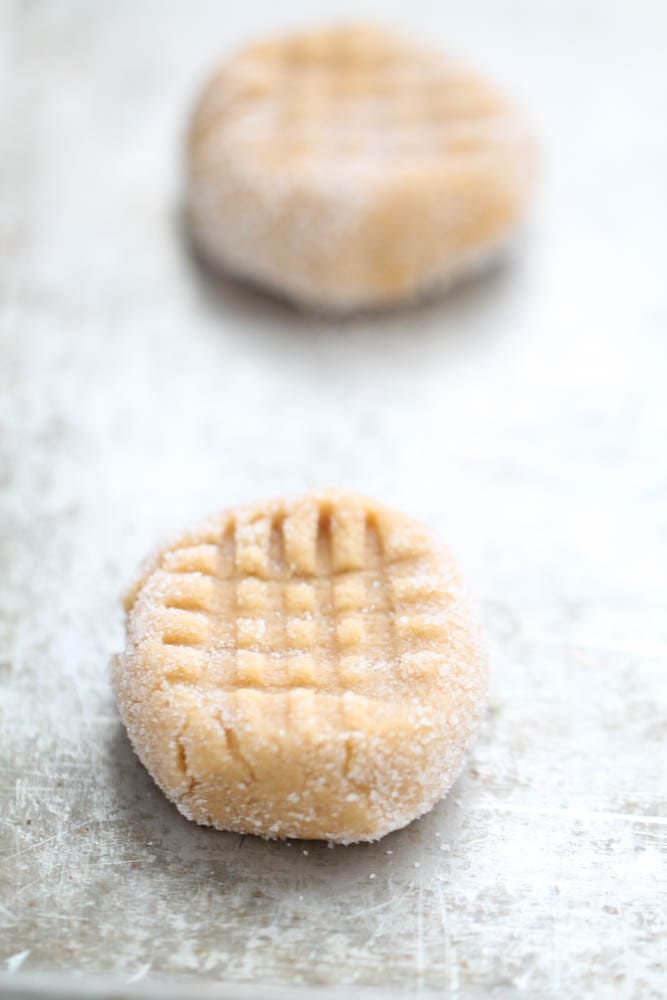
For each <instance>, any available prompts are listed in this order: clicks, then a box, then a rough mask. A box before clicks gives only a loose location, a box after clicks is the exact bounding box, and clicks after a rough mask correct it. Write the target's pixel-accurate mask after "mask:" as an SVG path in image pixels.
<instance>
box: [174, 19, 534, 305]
mask: <svg viewBox="0 0 667 1000" xmlns="http://www.w3.org/2000/svg"><path fill="white" fill-rule="evenodd" d="M534 160H535V156H534V145H533V141H532V138H531V136H530V134H529V132H528V130H527V128H526V125H525V124H524V122H523V120H522V118H521V117H520V115H519V114H518V113H517V112H516V111H515V110H514V108H513V107H512V106H511V105H510V104H509V103H508V102H507V100H506V99H505V98H504V97H503V96H502V95H501V94H500V93H498V92H497V91H496V89H495V88H494V87H493V86H491V85H490V84H488V83H487V82H485V81H484V80H483V79H480V78H479V77H478V76H477V75H476V74H475V73H473V72H472V71H470V70H469V69H467V68H466V67H464V66H462V65H460V64H459V63H457V62H455V61H453V60H452V59H450V58H449V57H447V56H445V55H443V54H441V53H439V52H438V51H434V50H433V49H431V48H429V47H427V46H424V45H419V44H417V43H414V42H412V41H410V40H408V39H405V38H403V37H402V36H400V35H399V34H396V33H394V32H391V31H387V30H382V29H379V28H373V27H369V26H361V25H358V26H348V27H339V28H330V29H326V30H320V31H311V32H304V33H299V34H293V35H287V36H284V37H276V38H274V39H269V40H267V41H263V42H257V43H255V44H251V45H249V46H248V47H246V48H244V49H242V50H241V51H240V52H239V53H238V54H236V55H235V56H233V57H231V58H230V59H229V60H228V61H227V62H226V63H224V64H223V65H222V66H221V68H220V69H219V70H218V72H217V73H216V74H215V76H214V77H213V79H212V80H211V81H210V83H209V84H208V86H207V87H206V88H205V90H204V92H203V94H202V96H201V98H200V100H199V102H198V104H197V107H196V109H195V112H194V116H193V120H192V124H191V129H190V135H189V142H188V151H187V209H188V218H189V225H190V230H191V233H192V236H193V239H194V241H195V243H196V245H197V246H198V247H199V248H200V249H201V251H202V253H203V254H204V256H206V257H207V258H208V259H209V260H210V261H211V262H212V263H213V264H214V265H217V266H219V267H222V268H224V269H227V270H229V271H231V272H233V273H235V274H237V275H238V276H241V277H244V278H248V279H251V280H253V281H256V282H259V283H262V284H265V285H267V286H269V287H270V288H272V289H274V290H275V291H278V292H281V293H283V294H286V295H287V296H289V297H292V298H294V299H296V300H299V301H303V302H305V303H308V304H310V305H313V306H316V307H320V308H326V309H333V310H343V311H345V310H352V309H355V308H359V307H372V306H382V305H387V304H392V303H397V302H400V301H401V300H404V299H406V298H408V297H410V296H413V295H414V294H416V293H418V292H420V291H422V290H425V289H429V288H432V287H434V286H438V285H440V284H442V283H447V282H449V281H450V280H451V279H453V278H456V277H458V276H460V275H462V274H465V273H467V272H468V271H469V270H471V269H473V268H474V269H476V268H478V267H479V266H480V264H481V263H483V262H485V261H486V260H487V259H488V257H489V256H491V255H495V252H496V251H497V249H498V248H499V247H500V246H502V245H503V244H504V243H505V242H506V240H507V237H508V235H509V234H511V232H512V230H513V229H514V228H515V227H516V225H517V223H518V222H519V221H520V219H521V217H522V216H523V214H524V211H525V209H526V206H527V202H528V201H529V198H530V195H531V193H532V187H533V174H534Z"/></svg>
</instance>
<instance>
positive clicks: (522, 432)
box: [0, 0, 667, 998]
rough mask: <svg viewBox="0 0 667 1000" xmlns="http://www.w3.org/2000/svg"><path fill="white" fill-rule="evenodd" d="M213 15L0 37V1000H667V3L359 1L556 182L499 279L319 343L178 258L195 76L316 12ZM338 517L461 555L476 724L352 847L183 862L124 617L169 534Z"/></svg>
mask: <svg viewBox="0 0 667 1000" xmlns="http://www.w3.org/2000/svg"><path fill="white" fill-rule="evenodd" d="M230 6H231V5H221V4H216V3H215V2H213V0H211V2H196V3H189V4H177V3H173V2H170V3H166V2H160V3H158V2H157V0H148V2H144V3H142V4H133V3H131V2H130V0H122V2H118V3H114V4H101V3H89V2H83V0H81V2H70V3H67V2H61V0H52V2H50V3H48V4H36V3H29V2H24V3H20V2H5V3H4V4H3V6H2V8H1V9H0V22H1V23H0V40H1V41H0V44H1V46H2V49H1V58H2V63H1V70H0V71H1V73H2V92H3V95H4V100H3V102H2V106H1V109H0V114H1V116H2V117H1V125H2V128H1V130H0V144H1V168H2V172H3V179H2V185H1V188H0V191H1V193H0V198H1V201H2V212H1V213H0V224H1V226H2V232H1V236H0V280H1V282H2V288H3V292H2V348H1V349H2V375H1V378H2V389H1V393H0V416H1V420H2V423H1V433H2V464H1V466H0V477H1V487H2V496H1V500H0V504H1V506H0V531H1V544H2V572H1V573H0V589H1V591H2V615H1V617H0V628H1V633H0V635H1V643H2V644H1V649H0V683H1V687H0V692H1V702H0V704H1V711H2V719H1V727H2V728H1V733H2V735H1V743H0V786H1V787H0V795H1V799H0V803H1V804H0V837H1V838H2V845H1V846H2V857H1V860H0V967H1V968H2V970H3V972H4V975H5V979H4V989H5V991H6V995H7V996H9V995H12V991H13V992H14V993H16V992H17V991H18V990H20V989H21V988H24V989H25V990H26V991H27V993H26V995H27V994H28V993H29V995H31V996H32V995H33V994H32V992H30V990H32V989H33V987H34V982H37V983H41V984H42V986H43V984H44V982H45V980H44V979H40V978H39V976H40V974H47V978H46V983H47V988H48V984H49V983H50V982H51V980H50V978H49V973H51V972H57V973H60V974H68V973H76V974H77V975H80V976H93V977H94V976H96V975H101V976H106V977H108V976H111V977H112V981H113V982H114V983H116V985H117V986H119V987H120V986H122V985H123V984H126V985H127V988H128V990H132V991H133V992H132V995H133V996H135V995H137V996H140V995H142V991H143V990H144V989H146V990H148V991H150V993H151V995H155V994H154V993H153V992H152V991H153V990H154V989H155V984H156V983H167V982H168V983H169V984H171V986H170V988H171V987H174V988H177V987H178V984H180V985H181V987H182V988H183V990H184V991H185V992H186V994H187V996H188V997H195V996H196V995H197V988H198V985H200V984H202V989H204V988H205V984H206V983H208V984H209V986H208V987H206V988H207V989H208V992H207V994H206V995H211V993H210V988H211V987H210V984H211V983H217V984H220V983H222V982H225V983H245V984H249V983H255V984H257V983H273V984H274V985H275V987H276V989H278V991H279V992H278V993H276V994H275V995H276V996H278V995H281V996H282V995H283V993H282V992H281V991H280V988H281V987H284V988H285V990H286V992H285V994H284V995H286V996H287V995H289V989H288V987H289V986H290V985H293V984H310V985H314V984H339V985H341V984H342V985H344V984H348V985H351V984H354V985H355V986H357V987H363V986H376V987H379V988H390V987H391V988H395V989H417V990H423V991H429V990H433V991H438V992H439V993H440V994H441V995H443V994H444V995H447V996H451V997H460V998H474V997H482V996H488V995H491V996H502V997H515V996H520V995H527V996H534V997H538V996H539V997H552V996H553V997H555V996H559V997H560V996H582V995H584V994H585V995H591V994H593V995H596V996H627V997H641V998H649V997H659V996H664V995H665V992H667V973H666V971H665V935H666V934H667V925H666V913H667V903H666V899H665V890H666V886H667V850H666V848H667V842H666V836H667V801H666V797H665V775H666V774H667V687H666V680H665V677H666V674H665V653H666V651H667V617H666V616H665V603H666V598H667V575H666V574H665V565H666V564H667V523H666V521H665V501H666V500H667V475H666V473H667V464H666V458H665V450H666V449H665V436H666V433H667V405H666V403H665V377H666V374H667V373H666V367H667V366H666V364H665V362H666V347H665V343H666V342H665V321H666V319H667V294H666V286H665V281H664V277H665V275H664V261H665V252H666V250H667V248H666V247H665V231H666V230H667V226H666V221H667V220H666V219H665V186H664V184H665V176H666V174H667V155H666V154H667V140H666V135H665V129H664V107H665V98H666V96H667V73H666V71H665V66H664V39H665V37H667V12H666V8H665V6H664V4H662V3H661V0H655V2H650V0H642V2H636V3H634V4H613V3H609V2H602V0H599V2H596V3H591V2H587V3H583V2H582V3H573V2H570V3H561V2H558V3H557V2H556V0H549V2H543V3H540V4H534V3H531V2H528V0H522V2H519V3H516V2H512V3H509V0H508V2H498V3H484V2H482V0H475V2H466V3H465V4H463V3H461V4H450V5H430V4H427V3H425V2H424V3H415V4H412V5H410V13H408V12H407V11H406V10H405V9H401V6H400V5H399V4H398V3H393V4H391V3H387V4H379V3H376V4H370V3H368V4H365V5H364V10H365V11H366V12H367V13H368V14H371V15H372V14H376V15H378V14H386V15H393V16H394V18H395V20H397V21H399V22H403V23H406V24H407V25H408V26H410V25H412V26H413V27H416V28H418V29H420V30H421V31H422V32H424V33H426V34H429V35H432V36H433V37H440V38H442V39H443V40H448V41H449V43H450V45H451V47H452V48H454V49H456V50H459V51H462V52H464V53H468V54H469V55H473V56H476V58H477V61H478V63H479V64H480V65H483V66H486V67H488V69H489V70H490V71H491V72H494V73H495V74H496V76H497V77H498V78H499V79H501V80H504V81H505V82H506V83H507V84H509V85H510V86H511V87H512V88H513V89H514V90H515V92H516V93H517V94H518V95H520V96H522V97H523V99H524V101H525V102H526V104H527V106H528V108H529V110H530V112H531V113H532V115H533V117H534V118H535V120H536V121H538V122H539V127H540V130H541V134H542V138H543V143H544V151H545V152H544V160H545V177H544V183H543V188H542V194H541V198H540V201H539V204H538V206H537V208H536V212H535V215H534V218H533V221H532V223H531V225H530V227H529V230H528V232H527V233H526V236H525V240H524V245H523V246H522V247H521V252H520V254H519V255H518V256H517V258H516V260H515V261H514V262H513V263H512V264H511V265H510V266H506V267H504V268H501V269H499V270H497V271H495V272H494V273H493V274H490V275H489V276H488V277H486V278H485V279H483V280H479V281H476V282H475V283H474V284H470V285H469V286H468V287H467V288H465V289H463V290H461V291H459V292H457V293H456V294H454V295H452V296H450V297H449V298H448V299H445V300H442V301H438V302H433V303H431V304H423V305H420V306H418V307H415V308H413V309H406V310H403V311H401V312H399V313H395V314H391V315H389V314H387V315H384V316H381V317H377V318H374V319H371V318H364V319H358V320H349V321H346V322H333V321H330V320H325V319H321V318H313V317H308V316H304V315H300V314H298V313H295V312H294V311H292V310H290V309H289V308H287V307H286V306H283V305H281V304H280V303H278V302H274V301H272V300H270V299H268V298H264V297H262V296H261V295H258V294H255V293H252V292H250V291H247V290H245V289H243V288H241V287H238V286H236V285H234V284H232V283H227V282H217V281H213V280H212V279H210V278H209V277H207V276H206V275H205V274H203V273H202V271H201V270H200V269H199V268H198V266H197V265H196V263H195V262H193V260H192V259H191V257H190V256H189V253H188V251H187V247H186V245H185V243H184V241H183V239H182V236H181V233H180V230H179V221H178V199H179V182H180V173H179V170H180V163H179V153H180V142H181V137H182V129H183V122H184V118H185V114H186V112H187V109H188V106H189V104H190V102H191V100H192V97H193V94H194V92H195V90H196V87H197V85H198V82H199V81H200V80H201V77H202V74H203V73H205V72H206V70H207V68H208V67H209V66H210V65H211V64H212V62H213V61H214V59H215V58H216V56H217V55H218V54H219V53H220V52H223V51H224V50H225V49H226V48H227V47H228V46H229V45H231V44H233V43H234V42H235V41H237V40H239V39H240V38H242V37H244V36H245V35H247V34H252V33H253V32H255V31H258V30H261V29H262V28H266V27H271V26H274V25H277V24H279V23H280V24H284V23H292V22H295V21H298V20H307V19H308V18H309V17H310V18H312V15H313V9H312V5H310V4H308V3H306V2H305V0H304V2H301V3H298V2H284V3H282V4H280V5H278V6H279V7H280V12H279V13H278V12H277V11H276V10H274V9H272V5H269V4H264V3H255V4H246V5H235V12H234V13H233V14H232V13H231V11H230V9H229V7H230ZM320 9H321V13H322V15H324V14H331V13H332V12H334V11H336V10H338V11H342V10H344V9H347V10H351V9H353V8H352V5H351V4H348V5H347V8H345V7H344V6H342V5H334V4H332V3H322V4H320ZM335 483H342V484H346V485H349V486H351V487H354V488H358V489H361V490H363V491H366V492H368V493H371V494H373V495H376V496H378V497H381V498H383V499H384V500H386V501H387V502H389V503H393V504H396V505H397V506H399V507H403V508H405V509H406V510H408V511H411V512H412V513H414V514H415V515H418V516H421V517H423V518H425V519H426V520H427V521H429V522H430V523H431V524H433V525H434V527H436V528H437V529H438V530H439V531H440V532H441V534H442V536H443V537H444V538H445V539H447V540H448V541H449V542H450V544H451V545H453V547H454V548H455V549H456V550H457V551H458V553H459V555H460V557H461V559H462V561H463V563H464V565H465V566H466V568H467V571H468V575H469V577H470V578H471V582H472V583H473V584H474V586H475V589H476V591H477V594H478V595H479V597H480V600H481V603H482V606H483V611H484V617H485V621H486V625H487V629H488V633H489V641H490V647H491V651H492V672H493V676H492V700H491V707H490V712H489V716H488V721H487V722H486V724H485V726H484V729H483V731H482V734H481V737H480V739H479V742H478V743H477V745H476V748H475V750H474V752H473V753H472V754H471V756H470V760H469V765H468V767H467V769H466V771H465V774H464V775H463V777H462V778H461V780H460V782H459V783H458V785H457V787H456V788H455V790H454V792H453V794H452V795H451V796H450V797H449V799H448V800H447V801H445V802H444V803H442V804H441V805H440V806H439V807H437V808H436V809H435V810H434V811H433V813H432V814H431V815H429V816H427V817H426V818H424V819H423V820H422V821H421V822H419V823H416V824H413V825H412V826H410V827H409V828H408V829H406V830H403V831H402V832H399V833H396V834H394V835H392V836H390V837H388V838H387V839H386V840H384V841H382V842H381V843H379V844H376V845H370V846H361V847H350V848H336V849H329V848H328V847H327V846H326V845H317V844H306V845H303V844H298V843H293V844H290V843H271V844H269V843H264V842H262V841H260V840H253V839H252V838H246V839H244V840H242V839H241V838H239V837H237V836H232V835H225V834H220V833H215V832H212V831H210V830H204V829H199V828H197V827H195V826H193V825H191V824H189V823H188V822H187V821H186V820H184V819H183V818H182V817H180V816H179V815H178V813H177V812H176V811H175V809H174V808H173V807H172V806H170V805H169V804H168V803H167V802H166V801H165V800H164V799H163V797H162V796H161V794H160V793H159V792H158V791H157V790H156V789H155V788H154V787H153V785H152V783H151V781H150V780H149V778H148V777H147V775H146V774H145V773H144V771H143V769H142V768H141V766H140V765H139V764H138V762H137V761H136V760H135V758H134V757H133V755H132V753H131V751H130V749H129V747H128V744H127V741H126V739H125V736H124V734H123V731H122V729H121V727H120V725H119V722H118V719H117V717H116V713H115V711H114V706H113V702H112V699H111V695H110V690H109V683H108V676H107V664H108V661H109V657H110V655H111V654H112V652H113V651H114V650H117V649H118V648H119V647H120V644H121V642H122V621H121V612H120V608H119V604H118V595H119V593H120V591H121V590H122V587H123V585H124V583H125V582H127V580H128V579H129V578H130V576H131V575H132V573H133V571H134V568H135V566H136V564H137V563H138V561H139V559H140V558H141V557H142V556H143V555H144V553H145V551H146V550H147V549H149V548H150V547H151V546H152V545H153V543H154V542H155V541H156V540H158V539H160V538H161V537H162V536H164V535H165V534H168V533H169V532H170V531H172V530H174V529H178V528H180V527H181V526H184V525H187V524H188V523H189V522H190V521H191V520H192V519H193V518H196V517H199V516H201V515H203V514H205V513H207V512H209V511H211V510H214V509H216V508H219V507H221V506H223V505H227V504H229V503H234V502H237V501H240V500H244V499H251V498H254V497H259V496H262V495H264V494H273V493H276V492H279V491H297V490H300V489H302V488H303V487H304V486H311V485H320V484H335ZM372 876H374V877H372ZM35 976H37V979H36V980H35ZM105 981H107V980H105ZM52 984H53V988H54V989H55V988H56V982H55V980H53V981H52ZM34 988H35V989H36V988H37V987H34ZM41 988H42V987H40V989H41ZM59 989H60V991H61V992H60V993H59V994H58V995H66V994H67V986H66V985H65V986H63V985H62V982H61V984H60V987H59ZM91 989H92V987H91ZM100 989H101V990H102V987H100ZM165 989H166V987H165ZM218 989H222V987H220V986H219V987H218ZM38 992H39V990H38ZM158 992H159V988H158ZM260 992H261V991H260ZM95 995H101V993H99V994H98V993H96V994H95ZM105 995H106V994H105ZM170 995H171V994H170ZM216 995H217V994H216ZM229 995H231V994H229ZM243 995H244V996H246V995H250V994H248V993H246V992H244V993H243ZM272 995H274V994H273V993H272Z"/></svg>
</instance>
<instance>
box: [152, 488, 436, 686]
mask: <svg viewBox="0 0 667 1000" xmlns="http://www.w3.org/2000/svg"><path fill="white" fill-rule="evenodd" d="M383 529H384V526H383V524H382V523H381V519H380V518H379V517H378V516H376V515H375V514H374V513H369V512H368V511H366V510H364V509H362V508H360V507H349V508H344V507H336V508H334V509H327V508H326V507H324V508H319V507H318V506H317V505H315V504H309V505H305V506H301V507H300V508H298V507H297V508H296V509H292V510H288V511H287V512H280V513H278V514H276V513H260V514H257V513H253V514H250V515H248V516H247V517H244V516H242V515H241V516H237V517H235V516H233V515H229V516H228V517H227V518H226V519H225V520H224V521H223V522H221V523H220V524H219V525H218V527H217V529H214V530H211V531H209V532H207V533H205V535H203V536H202V537H201V541H200V544H188V545H184V546H181V547H179V548H175V549H172V550H170V551H168V552H166V553H164V554H163V555H162V556H161V558H160V560H159V566H158V569H157V570H156V576H157V579H158V582H159V592H160V594H161V595H162V599H161V600H160V602H159V604H158V606H157V607H156V608H155V610H154V613H155V615H156V616H157V619H156V625H157V628H158V630H159V632H160V635H161V640H162V644H163V651H164V654H168V655H167V656H166V657H165V662H168V663H169V664H171V668H170V670H169V672H168V679H171V680H173V681H178V682H181V683H183V682H185V683H193V684H196V685H197V686H198V687H203V688H217V689H226V690H231V691H233V690H238V689H242V688H255V689H257V690H267V691H268V690H284V689H289V688H299V687H305V688H312V689H315V690H317V691H320V692H326V693H332V694H341V693H343V692H345V691H352V692H358V693H366V694H368V693H371V692H372V691H381V692H384V693H388V691H389V689H397V688H398V689H400V687H402V686H403V685H404V684H405V685H413V684H414V683H415V679H418V678H419V677H420V676H422V677H423V678H424V679H426V678H428V677H430V676H431V675H432V674H433V672H434V671H435V670H436V669H437V668H438V666H439V664H440V663H441V661H442V644H443V641H444V636H445V612H446V605H447V592H446V587H445V584H444V581H443V580H442V579H441V578H440V577H439V576H438V574H437V573H436V572H435V568H434V565H433V556H432V555H431V554H429V552H428V551H427V550H426V549H425V547H424V545H423V542H422V541H421V540H418V541H415V540H414V539H411V538H409V537H408V538H407V542H406V538H405V537H403V538H400V537H399V538H398V540H397V538H396V533H395V531H394V534H393V536H392V532H391V530H389V529H384V530H383ZM197 541H199V539H197Z"/></svg>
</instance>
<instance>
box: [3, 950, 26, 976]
mask: <svg viewBox="0 0 667 1000" xmlns="http://www.w3.org/2000/svg"><path fill="white" fill-rule="evenodd" d="M29 954H30V948H26V950H25V951H17V952H16V954H15V955H10V957H9V958H8V959H6V965H7V972H8V973H9V974H10V975H11V974H12V973H13V972H16V971H17V969H20V968H21V966H22V965H23V963H24V962H25V960H26V958H27V957H28V955H29Z"/></svg>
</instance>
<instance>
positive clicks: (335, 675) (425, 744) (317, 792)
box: [113, 491, 486, 843]
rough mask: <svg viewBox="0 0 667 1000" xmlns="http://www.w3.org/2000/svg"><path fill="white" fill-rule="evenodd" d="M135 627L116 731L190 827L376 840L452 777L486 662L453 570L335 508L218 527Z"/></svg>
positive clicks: (393, 533)
mask: <svg viewBox="0 0 667 1000" xmlns="http://www.w3.org/2000/svg"><path fill="white" fill-rule="evenodd" d="M126 607H127V616H128V618H127V645H126V648H125V651H124V652H123V653H122V654H121V655H120V656H119V657H117V658H116V660H115V662H114V666H113V684H114V689H115V693H116V699H117V702H118V706H119V709H120V713H121V716H122V718H123V721H124V722H125V725H126V727H127V731H128V734H129V737H130V740H131V741H132V745H133V746H134V749H135V751H136V752H137V754H138V756H139V758H140V759H141V760H142V761H143V763H144V764H145V766H146V767H147V768H148V770H149V771H150V773H151V774H152V776H153V777H154V779H155V781H156V782H157V783H158V785H159V786H160V788H162V790H163V791H164V792H165V794H166V795H167V796H168V797H169V798H170V799H171V800H172V801H174V802H175V803H176V805H177V806H178V808H179V809H180V811H181V812H182V813H183V814H184V815H185V816H187V817H188V818H190V819H194V820H196V821H197V822H198V823H202V824H205V825H211V826H215V827H218V828H219V829H221V830H235V831H237V832H239V833H254V834H259V835H261V836H263V837H304V838H313V839H323V840H329V841H338V842H340V843H350V842H353V841H359V840H375V839H376V838H378V837H382V836H383V835H384V834H386V833H388V832H389V831H390V830H395V829H398V828H399V827H402V826H404V825H405V824H406V823H409V822H410V821H411V820H413V819H415V817H417V816H419V815H421V814H422V813H424V812H426V811H427V810H429V809H430V808H431V807H432V806H433V805H434V803H435V802H437V801H438V799H440V798H441V797H442V796H443V795H444V794H445V793H446V792H447V791H448V789H449V788H450V786H451V785H452V783H453V781H454V780H455V778H456V777H457V775H458V773H459V771H460V770H461V767H462V763H463V756H464V751H465V749H466V747H467V745H468V744H469V742H470V740H471V737H472V735H473V733H474V731H475V729H476V727H477V725H478V723H479V721H480V717H481V715H482V713H483V708H484V695H485V686H486V662H485V655H484V651H483V648H482V644H481V642H480V637H479V632H478V628H477V626H476V624H475V621H474V618H473V616H472V615H471V612H470V609H469V607H468V602H467V599H466V596H465V592H464V589H463V586H462V583H461V579H460V576H459V572H458V569H457V568H456V565H455V564H454V562H453V560H452V558H451V556H450V555H449V554H448V553H447V552H446V551H445V550H443V549H442V547H441V546H439V545H438V544H436V542H435V541H434V539H433V538H432V537H431V535H430V533H429V532H428V531H427V530H426V529H425V528H424V527H423V526H422V525H420V524H419V523H417V522H415V521H413V520H411V519H409V518H408V517H405V516H404V515H402V514H399V513H396V512H394V511H392V510H389V509H387V508H385V507H382V506H380V505H379V504H377V503H375V502H374V501H372V500H369V499H366V498H364V497H360V496H356V495H352V494H348V493H342V492H338V491H326V492H322V493H314V494H310V495H307V496H304V497H301V498H299V499H296V500H293V501H286V500H281V499H279V500H274V501H270V502H265V503H261V504H258V505H256V506H250V507H241V508H238V509H235V510H228V511H225V512H223V513H222V514H220V515H219V516H217V517H214V518H212V519H211V520H209V521H207V522H206V523H205V524H203V525H201V526H200V527H199V528H196V529H194V530H193V531H190V532H186V533H185V534H183V535H181V536H180V537H179V538H177V539H176V540H175V541H174V542H173V543H172V544H171V545H169V546H167V547H165V548H163V549H161V550H160V551H159V552H158V553H157V554H156V555H155V556H154V557H153V558H152V559H151V560H150V561H149V563H148V564H147V565H146V566H145V567H144V571H143V573H142V574H141V576H140V579H139V580H138V582H137V583H136V585H135V587H134V589H133V590H132V591H131V593H130V594H129V595H128V597H127V600H126Z"/></svg>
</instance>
